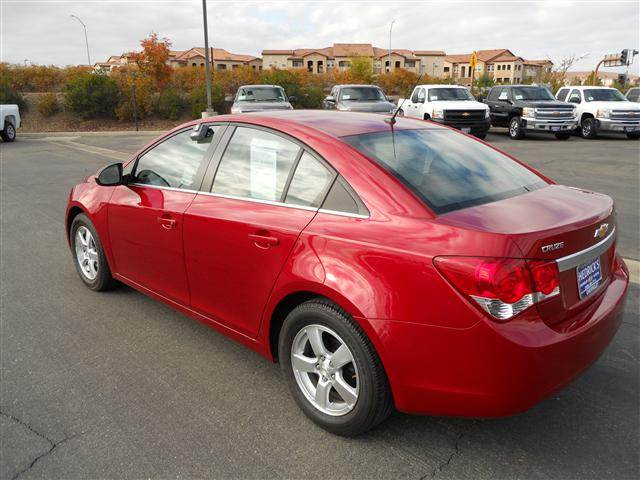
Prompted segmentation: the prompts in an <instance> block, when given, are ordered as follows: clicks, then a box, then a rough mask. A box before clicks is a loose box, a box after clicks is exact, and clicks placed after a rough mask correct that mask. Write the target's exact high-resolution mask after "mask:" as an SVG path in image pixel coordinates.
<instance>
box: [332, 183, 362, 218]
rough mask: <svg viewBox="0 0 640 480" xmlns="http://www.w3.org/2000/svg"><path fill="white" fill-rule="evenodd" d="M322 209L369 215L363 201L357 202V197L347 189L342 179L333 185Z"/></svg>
mask: <svg viewBox="0 0 640 480" xmlns="http://www.w3.org/2000/svg"><path fill="white" fill-rule="evenodd" d="M322 208H324V209H325V210H334V211H336V212H345V213H360V214H366V213H368V212H367V211H366V208H365V207H364V205H362V201H360V200H359V199H358V200H356V197H355V196H354V195H352V194H351V192H350V188H348V187H347V185H346V183H345V182H344V180H343V179H342V177H338V179H337V180H336V181H335V182H334V183H333V185H332V187H331V190H329V193H328V194H327V198H325V200H324V203H323V204H322Z"/></svg>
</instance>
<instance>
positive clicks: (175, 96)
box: [158, 88, 184, 120]
mask: <svg viewBox="0 0 640 480" xmlns="http://www.w3.org/2000/svg"><path fill="white" fill-rule="evenodd" d="M182 112H184V100H183V98H182V95H181V94H180V91H179V90H178V89H176V88H166V89H164V90H163V91H162V92H161V93H160V97H159V98H158V115H160V116H161V117H162V118H168V119H169V120H177V119H179V118H180V116H181V115H182Z"/></svg>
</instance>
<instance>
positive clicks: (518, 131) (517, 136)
mask: <svg viewBox="0 0 640 480" xmlns="http://www.w3.org/2000/svg"><path fill="white" fill-rule="evenodd" d="M509 137H511V138H513V139H514V140H521V139H523V138H524V130H523V129H522V127H521V126H520V117H512V118H511V120H509Z"/></svg>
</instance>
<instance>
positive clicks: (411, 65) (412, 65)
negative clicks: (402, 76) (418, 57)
mask: <svg viewBox="0 0 640 480" xmlns="http://www.w3.org/2000/svg"><path fill="white" fill-rule="evenodd" d="M404 68H416V62H413V61H410V62H404Z"/></svg>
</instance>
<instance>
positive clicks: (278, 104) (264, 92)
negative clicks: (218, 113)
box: [231, 85, 295, 113]
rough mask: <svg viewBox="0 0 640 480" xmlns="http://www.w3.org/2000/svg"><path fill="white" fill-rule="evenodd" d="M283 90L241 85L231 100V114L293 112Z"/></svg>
mask: <svg viewBox="0 0 640 480" xmlns="http://www.w3.org/2000/svg"><path fill="white" fill-rule="evenodd" d="M289 100H291V101H295V97H291V98H287V95H286V93H284V88H282V87H281V86H279V85H243V86H241V87H240V88H238V91H237V92H236V96H235V98H234V99H233V105H232V106H231V113H248V112H261V111H264V110H293V107H292V106H291V103H290V101H289Z"/></svg>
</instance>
